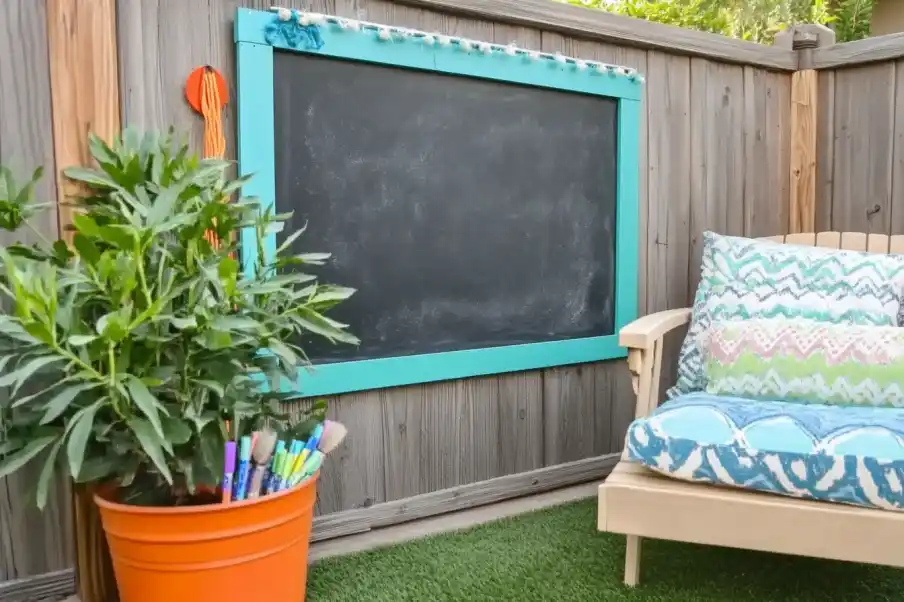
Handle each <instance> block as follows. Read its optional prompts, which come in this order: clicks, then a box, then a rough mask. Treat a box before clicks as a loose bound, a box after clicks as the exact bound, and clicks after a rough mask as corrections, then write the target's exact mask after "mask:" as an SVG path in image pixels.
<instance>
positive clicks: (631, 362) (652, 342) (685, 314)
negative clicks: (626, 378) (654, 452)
mask: <svg viewBox="0 0 904 602" xmlns="http://www.w3.org/2000/svg"><path fill="white" fill-rule="evenodd" d="M690 319H691V310H690V308H682V309H669V310H667V311H661V312H658V313H655V314H650V315H649V316H644V317H643V318H639V319H637V320H634V321H633V322H631V323H630V324H628V325H627V326H625V327H624V328H622V329H621V332H619V333H618V342H619V344H620V345H621V346H622V347H627V348H628V370H629V371H630V372H631V385H632V386H633V387H634V392H635V393H636V394H637V406H636V407H635V412H634V415H635V416H636V417H638V418H640V417H641V416H646V415H648V414H649V413H650V412H652V411H653V410H654V409H655V408H656V406H657V405H658V404H659V399H658V393H659V375H660V373H661V372H662V345H663V336H665V334H666V333H667V332H669V331H670V330H673V329H675V328H678V327H679V326H681V325H683V324H687V323H688V322H690Z"/></svg>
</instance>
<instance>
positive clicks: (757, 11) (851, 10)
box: [568, 0, 874, 44]
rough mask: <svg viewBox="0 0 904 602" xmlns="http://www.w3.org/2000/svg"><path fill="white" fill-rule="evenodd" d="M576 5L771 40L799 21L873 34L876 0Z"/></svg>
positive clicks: (850, 34) (849, 34)
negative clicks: (873, 12)
mask: <svg viewBox="0 0 904 602" xmlns="http://www.w3.org/2000/svg"><path fill="white" fill-rule="evenodd" d="M568 2H569V3H570V4H576V5H578V6H586V7H588V8H596V9H601V10H605V11H608V12H611V13H615V14H619V15H625V16H628V17H635V18H638V19H646V20H648V21H656V22H657V23H666V24H668V25H675V26H678V27H686V28H688V29H698V30H700V31H708V32H711V33H718V34H722V35H726V36H730V37H733V38H740V39H742V40H750V41H752V42H761V43H765V44H768V43H771V42H772V39H773V38H774V37H775V34H776V33H778V32H779V31H781V30H782V29H785V28H786V27H788V26H790V25H795V24H798V23H822V24H823V25H828V26H829V27H831V28H833V29H834V30H835V34H836V39H837V41H838V42H850V41H852V40H859V39H861V38H864V37H866V36H868V35H869V27H870V17H871V16H872V11H873V2H874V0H568Z"/></svg>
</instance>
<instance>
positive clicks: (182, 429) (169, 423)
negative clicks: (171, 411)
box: [163, 416, 191, 445]
mask: <svg viewBox="0 0 904 602" xmlns="http://www.w3.org/2000/svg"><path fill="white" fill-rule="evenodd" d="M163 432H164V433H166V440H167V441H169V442H170V444H172V445H182V444H183V443H188V441H189V439H191V427H190V426H188V423H187V422H185V421H184V420H182V419H181V418H173V417H171V416H164V417H163Z"/></svg>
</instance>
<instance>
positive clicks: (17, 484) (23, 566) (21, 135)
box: [0, 0, 72, 582]
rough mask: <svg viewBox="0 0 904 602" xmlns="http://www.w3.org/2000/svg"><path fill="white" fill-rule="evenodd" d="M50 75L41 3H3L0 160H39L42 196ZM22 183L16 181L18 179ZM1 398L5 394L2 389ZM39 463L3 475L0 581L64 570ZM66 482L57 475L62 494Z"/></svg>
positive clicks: (52, 215)
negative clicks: (40, 503) (41, 491)
mask: <svg viewBox="0 0 904 602" xmlns="http://www.w3.org/2000/svg"><path fill="white" fill-rule="evenodd" d="M50 117H51V116H50V76H49V63H48V57H47V29H46V13H45V7H44V2H43V1H41V2H37V1H35V0H6V1H4V2H0V162H2V163H3V164H5V165H8V166H9V167H11V168H13V169H14V170H15V171H16V172H18V173H21V174H23V176H24V175H25V174H26V173H28V174H30V173H31V170H33V169H35V168H36V167H38V166H41V165H43V166H44V167H45V171H46V174H47V175H46V177H45V178H44V180H43V181H42V183H41V185H40V186H38V187H37V190H36V191H35V195H36V197H37V198H38V199H40V200H42V201H52V200H53V199H55V198H56V186H55V184H54V178H53V175H52V174H53V172H54V162H53V133H52V125H51V123H52V122H51V119H50ZM20 182H21V179H20ZM31 225H32V226H33V227H34V229H35V230H37V231H38V232H40V233H41V235H42V236H44V237H45V238H48V239H55V238H56V235H57V217H56V212H55V211H47V212H45V213H43V214H41V215H39V216H38V217H36V218H35V219H34V220H33V222H32V224H31ZM15 239H18V240H22V241H28V242H34V241H35V240H36V239H37V235H35V234H33V233H31V232H28V231H24V232H22V233H21V235H20V236H15V237H12V236H10V235H8V234H6V233H3V234H2V235H0V244H7V243H10V242H12V241H13V240H15ZM0 395H2V397H0V404H2V403H6V401H7V399H8V397H7V396H6V394H5V393H0ZM39 472H40V466H32V467H29V468H28V469H27V470H25V471H24V472H22V473H20V474H16V475H12V476H10V477H7V478H6V479H0V582H2V581H6V580H15V579H18V578H21V577H26V576H29V575H35V574H40V573H44V572H47V571H53V570H57V569H63V568H66V567H68V566H70V565H71V563H72V554H71V549H70V547H71V546H70V545H69V537H68V534H69V530H70V526H69V525H70V522H71V521H70V515H69V510H68V502H67V500H68V496H66V495H57V496H54V497H53V498H52V499H51V500H50V503H49V504H48V507H47V509H46V510H45V512H44V513H43V514H41V513H40V512H38V510H36V509H35V508H34V501H33V498H32V499H29V498H28V497H27V496H28V495H29V493H31V492H33V490H34V483H36V479H37V476H38V473H39ZM63 487H65V483H64V482H63V480H62V479H59V480H58V483H57V484H56V489H57V491H58V492H59V491H60V489H61V488H63Z"/></svg>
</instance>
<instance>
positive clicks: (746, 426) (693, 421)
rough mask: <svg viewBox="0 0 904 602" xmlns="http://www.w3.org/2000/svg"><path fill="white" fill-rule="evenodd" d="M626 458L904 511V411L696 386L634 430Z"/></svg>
mask: <svg viewBox="0 0 904 602" xmlns="http://www.w3.org/2000/svg"><path fill="white" fill-rule="evenodd" d="M625 456H626V458H627V459H629V460H632V461H635V462H639V463H641V464H643V465H645V466H647V467H649V468H651V469H653V470H655V471H657V472H660V473H662V474H665V475H668V476H671V477H674V478H677V479H681V480H685V481H699V482H705V483H715V484H719V485H729V486H734V487H743V488H746V489H755V490H758V491H766V492H771V493H777V494H782V495H788V496H793V497H800V498H809V499H816V500H824V501H831V502H843V503H847V504H855V505H859V506H867V507H873V508H883V509H889V510H904V409H899V408H888V407H884V408H882V407H859V406H832V405H821V404H808V405H807V404H799V403H787V402H778V401H753V400H748V399H743V398H738V397H723V396H714V395H710V394H707V393H692V394H689V395H683V396H680V397H677V398H675V399H673V400H671V401H669V402H666V403H664V404H663V405H662V406H660V407H659V408H658V409H656V410H655V411H654V412H653V413H652V414H651V415H649V416H647V417H645V418H639V419H637V420H635V421H634V422H633V423H632V424H631V426H630V427H629V428H628V435H627V441H626V447H625Z"/></svg>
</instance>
